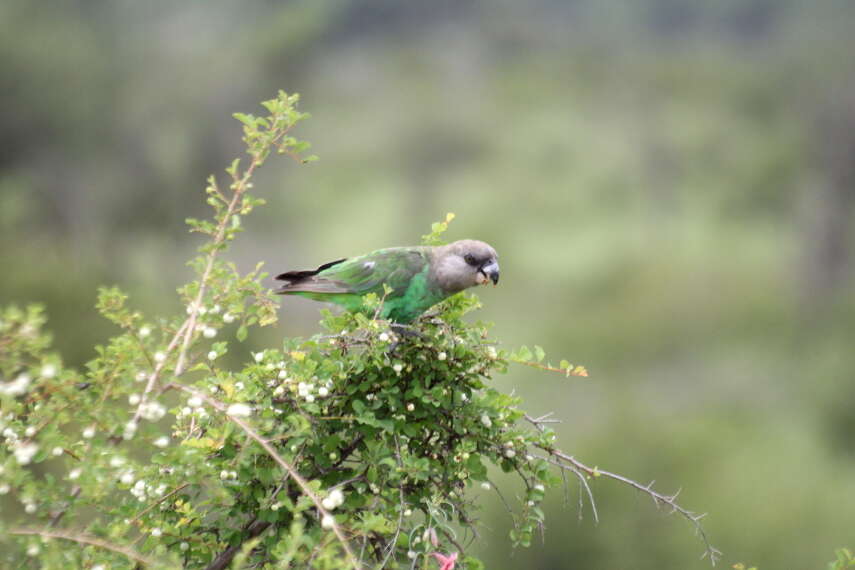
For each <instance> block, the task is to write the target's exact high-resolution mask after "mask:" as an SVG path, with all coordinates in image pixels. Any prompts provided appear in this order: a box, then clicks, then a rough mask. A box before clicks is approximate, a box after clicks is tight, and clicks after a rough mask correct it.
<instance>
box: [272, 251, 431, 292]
mask: <svg viewBox="0 0 855 570" xmlns="http://www.w3.org/2000/svg"><path fill="white" fill-rule="evenodd" d="M427 264H428V258H427V255H426V254H425V252H424V250H423V249H421V248H409V247H395V248H388V249H381V250H378V251H375V252H372V253H369V254H366V255H361V256H359V257H354V258H352V259H345V260H342V261H339V262H334V263H328V264H325V265H322V266H321V267H319V268H318V269H316V270H315V271H291V272H288V273H283V274H282V275H280V276H278V277H277V279H283V280H286V281H291V283H289V284H287V285H285V286H283V287H282V288H281V289H279V290H278V291H277V293H297V292H309V293H339V294H340V293H355V294H359V295H364V294H366V293H377V294H378V295H380V294H382V293H383V284H384V283H385V284H386V285H388V286H389V287H391V288H392V290H393V291H395V292H396V293H398V294H400V293H403V291H405V290H406V288H407V287H408V286H409V284H410V281H411V280H412V278H413V277H414V276H415V275H416V274H418V273H419V272H421V271H423V270H424V269H425V267H426V266H427Z"/></svg>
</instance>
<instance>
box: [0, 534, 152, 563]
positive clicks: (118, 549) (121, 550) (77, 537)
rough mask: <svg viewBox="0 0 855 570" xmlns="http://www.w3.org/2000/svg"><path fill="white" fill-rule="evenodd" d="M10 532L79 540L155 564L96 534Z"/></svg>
mask: <svg viewBox="0 0 855 570" xmlns="http://www.w3.org/2000/svg"><path fill="white" fill-rule="evenodd" d="M9 534H17V535H32V536H41V537H44V538H60V539H63V540H70V541H72V542H77V543H78V544H88V545H90V546H95V547H97V548H103V549H104V550H110V551H112V552H115V553H117V554H121V555H123V556H125V557H126V558H129V559H130V560H134V561H136V562H139V563H140V564H142V565H144V566H153V565H154V564H155V562H154V561H153V560H152V559H150V558H146V557H145V556H143V555H142V554H140V553H139V552H137V551H136V550H133V549H131V548H127V547H125V546H121V545H118V544H113V543H112V542H107V541H105V540H101V539H100V538H97V537H95V536H89V535H86V534H74V533H69V532H63V531H61V530H38V529H30V528H13V529H11V530H10V531H9Z"/></svg>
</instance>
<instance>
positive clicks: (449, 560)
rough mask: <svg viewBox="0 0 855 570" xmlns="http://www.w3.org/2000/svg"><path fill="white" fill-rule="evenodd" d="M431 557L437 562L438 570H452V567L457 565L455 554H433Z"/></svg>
mask: <svg viewBox="0 0 855 570" xmlns="http://www.w3.org/2000/svg"><path fill="white" fill-rule="evenodd" d="M433 557H434V558H436V561H437V562H439V570H454V566H455V565H456V564H457V553H456V552H452V553H451V554H449V555H448V556H445V555H444V554H440V553H439V552H434V553H433Z"/></svg>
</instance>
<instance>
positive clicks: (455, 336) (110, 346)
mask: <svg viewBox="0 0 855 570" xmlns="http://www.w3.org/2000/svg"><path fill="white" fill-rule="evenodd" d="M296 103H297V97H296V96H293V95H290V96H289V95H286V94H284V93H280V94H279V97H277V98H276V99H273V100H271V101H266V102H265V103H264V106H265V108H266V109H267V111H268V113H269V114H268V115H267V116H265V117H255V116H252V115H243V114H240V115H236V117H237V118H238V119H239V120H240V121H241V122H242V123H243V125H244V140H245V142H246V143H247V148H248V154H249V161H248V162H247V163H246V164H245V166H241V161H238V160H236V161H235V162H234V163H233V164H232V165H231V166H230V167H229V168H228V169H227V170H226V173H227V175H228V183H227V185H226V187H225V188H223V187H222V186H221V185H220V182H219V181H218V180H217V179H215V178H214V177H212V178H211V179H210V180H209V183H208V187H207V190H206V193H207V201H208V203H209V204H210V205H211V206H212V208H213V210H214V215H213V217H212V219H211V220H188V223H189V225H190V227H191V230H192V231H195V232H199V233H202V234H204V235H206V236H207V241H206V243H205V244H204V245H203V246H202V247H201V248H200V250H199V256H198V257H196V258H195V259H194V260H192V261H191V262H190V264H191V266H192V267H193V268H194V270H195V271H196V274H197V278H196V279H195V280H194V281H192V282H191V283H189V284H187V285H186V286H185V287H183V288H181V289H180V290H179V293H180V295H181V298H182V302H183V304H184V306H185V307H186V308H187V314H186V315H184V314H182V315H177V316H172V317H167V318H151V317H147V316H144V315H142V314H141V313H140V312H138V311H135V310H134V309H132V308H131V307H130V306H129V305H128V299H127V297H126V296H125V295H124V294H123V293H122V292H121V291H119V290H118V289H116V288H105V289H103V290H101V291H100V294H99V297H98V303H97V308H98V310H99V311H100V312H101V313H102V314H103V315H104V316H105V317H106V318H108V319H110V320H111V321H112V322H113V323H115V324H116V325H117V326H118V327H120V328H121V332H120V333H118V334H117V335H116V336H115V337H113V338H112V339H110V340H109V342H107V344H105V345H104V346H99V347H97V354H98V356H97V357H96V358H95V359H94V360H92V361H91V362H89V363H88V365H87V366H86V369H85V370H74V369H71V368H67V367H64V366H63V365H62V361H61V359H60V357H59V356H58V355H56V354H53V353H51V352H49V345H50V339H49V336H48V335H47V334H45V333H44V332H42V326H43V324H44V315H43V314H42V312H41V311H40V310H39V309H38V308H37V307H31V308H28V309H26V310H21V309H18V308H16V307H10V308H7V309H5V310H3V312H2V316H0V374H2V379H3V382H2V383H0V404H2V415H0V432H2V436H3V438H4V444H3V445H2V447H0V494H2V495H3V497H2V501H3V512H4V517H3V520H2V521H0V534H2V536H4V541H5V544H4V548H3V554H2V555H0V558H2V561H3V564H4V565H6V566H8V567H12V566H14V565H17V564H21V562H22V561H25V560H26V559H27V558H31V559H33V560H34V561H38V563H39V564H40V565H41V566H43V567H49V568H71V567H80V568H107V567H110V568H123V567H135V566H137V565H143V566H150V567H180V566H184V567H189V568H200V567H205V568H211V569H216V568H226V567H263V568H267V567H270V568H272V567H277V568H279V567H294V568H307V567H312V568H346V567H352V568H367V567H371V568H382V567H403V566H409V567H419V568H428V567H432V566H433V565H435V564H436V563H437V562H443V561H444V567H445V568H450V567H453V566H454V565H455V564H457V565H459V566H460V567H462V568H479V567H481V563H480V562H479V561H477V560H476V559H474V558H472V557H468V556H466V555H465V549H466V547H467V545H468V544H469V541H470V540H471V539H472V537H473V536H474V532H475V528H476V525H475V522H474V521H475V514H474V512H475V510H476V508H477V505H476V504H475V502H474V499H473V497H472V493H470V490H472V489H473V487H475V486H480V487H483V488H485V489H491V488H492V487H493V485H492V483H491V482H490V480H489V476H488V475H489V472H490V470H489V469H490V467H491V466H495V467H498V468H500V469H501V470H502V471H505V472H508V473H514V474H516V476H517V477H518V479H519V481H520V482H521V485H522V488H523V491H522V492H521V493H520V494H519V496H518V498H519V504H518V505H517V507H516V508H511V507H510V506H509V509H512V510H513V512H514V515H513V516H514V521H515V525H514V530H513V531H512V532H511V539H512V540H513V542H514V543H515V544H517V545H520V546H528V545H529V544H530V543H531V540H532V536H533V534H534V533H535V531H536V530H538V529H539V528H540V526H541V524H542V523H543V511H542V510H541V508H540V505H541V502H542V501H543V499H544V494H545V491H546V489H547V488H548V487H550V486H554V485H557V484H561V483H562V481H563V477H559V474H561V475H564V474H565V473H569V474H571V475H572V476H575V477H576V478H577V479H578V480H579V482H580V483H581V488H582V489H584V490H586V491H587V496H588V498H589V499H590V500H591V505H592V507H593V506H594V505H593V496H592V495H591V492H590V489H589V487H588V483H587V481H588V480H589V479H590V478H594V477H600V476H604V477H607V478H611V479H616V480H619V481H621V482H623V483H625V484H628V485H630V486H633V487H635V488H636V489H638V490H640V491H642V492H644V493H646V494H648V495H649V496H650V497H652V498H653V499H654V501H655V502H656V503H657V504H664V505H667V506H668V507H669V508H671V509H674V510H676V511H678V512H679V513H681V514H682V515H684V516H685V517H687V518H688V519H689V520H690V521H691V523H692V524H693V525H694V526H695V527H696V528H697V529H698V530H699V531H700V532H701V536H702V538H703V540H704V542H705V545H706V552H707V554H709V555H710V557H711V558H713V559H714V558H715V556H716V555H717V552H716V551H715V549H713V548H712V547H711V546H710V545H709V544H708V543H706V538H705V537H704V535H703V531H702V529H701V527H700V525H699V523H698V519H699V518H700V517H698V516H696V515H694V514H692V513H690V512H688V511H686V510H684V509H682V508H681V507H680V506H679V505H677V504H676V503H675V498H674V497H672V496H666V495H661V494H659V493H657V492H655V491H654V490H653V489H652V488H651V487H650V486H644V485H641V484H638V483H635V482H634V481H632V480H629V479H626V478H624V477H622V476H620V475H617V474H613V473H610V472H608V471H602V470H599V469H597V468H592V467H588V466H587V465H585V464H583V463H581V462H579V461H578V460H576V459H575V458H573V457H572V456H570V455H568V454H565V453H563V452H562V451H561V450H560V449H558V448H557V447H556V444H555V434H554V433H553V431H552V430H551V429H550V428H549V423H550V420H549V419H548V418H531V417H529V416H527V415H526V414H525V413H524V412H523V411H522V410H521V409H520V408H519V407H518V406H519V403H520V402H519V399H518V398H515V397H514V396H511V395H508V394H504V393H501V392H499V391H498V390H496V389H495V388H493V387H491V386H490V379H491V378H492V376H493V375H494V374H497V373H502V372H505V370H506V369H507V367H508V366H509V365H510V364H511V363H520V364H524V365H528V366H534V367H537V368H542V369H546V370H551V371H556V372H559V373H562V374H565V375H567V376H585V375H587V373H586V371H585V369H584V367H581V366H574V365H572V364H570V363H569V362H566V361H562V362H561V363H560V364H559V365H558V366H552V365H551V364H549V363H546V362H545V355H544V353H543V350H542V349H541V348H539V347H535V348H534V349H533V350H530V349H528V348H526V347H522V348H520V349H519V350H517V351H513V352H510V351H506V350H502V349H499V348H497V346H496V344H495V342H494V341H491V340H490V338H489V335H488V327H487V326H486V325H485V324H483V323H474V324H472V323H469V322H467V321H465V320H464V316H465V315H466V314H467V313H469V312H470V311H472V310H473V309H476V308H477V307H478V300H477V298H476V297H475V296H474V295H471V294H459V295H456V296H454V297H452V298H450V299H448V300H447V301H445V302H443V303H441V304H440V305H438V306H436V307H435V308H434V309H432V310H431V311H429V312H428V313H427V314H425V315H423V316H422V317H421V318H420V319H419V320H418V321H417V322H416V323H415V324H414V325H413V326H412V327H407V328H403V329H402V328H399V327H392V326H390V325H391V324H390V323H389V322H387V321H383V320H379V319H377V318H376V315H377V314H378V313H379V308H380V306H381V304H382V303H383V299H382V298H377V297H373V296H368V297H366V299H365V311H363V312H360V313H342V314H332V313H329V312H326V313H325V315H324V318H323V321H322V327H323V331H322V332H321V333H320V334H318V335H315V336H314V337H312V338H309V339H290V338H288V339H284V340H283V342H282V344H281V346H276V347H270V348H267V349H265V350H263V351H261V352H258V353H256V354H254V355H252V358H250V359H249V361H248V362H246V363H245V364H244V365H243V366H242V367H239V368H237V369H231V368H229V367H228V366H227V365H226V364H225V362H226V359H225V358H224V355H225V354H226V353H227V352H228V351H229V350H230V349H232V348H234V346H235V342H241V341H243V340H244V339H245V338H246V336H247V333H248V329H249V328H250V327H254V326H267V325H271V324H274V323H275V322H276V303H275V301H274V297H273V296H272V293H271V291H270V290H268V289H267V288H266V287H265V286H264V285H262V279H263V278H265V277H266V274H264V273H262V272H261V267H260V266H259V267H257V268H256V269H255V270H254V271H252V272H250V273H249V274H246V275H243V274H241V273H240V272H239V271H238V270H237V269H236V268H235V266H234V265H233V264H230V263H228V262H226V261H223V260H222V259H221V258H220V254H221V253H222V252H223V251H224V250H225V249H226V248H227V246H228V244H229V243H230V242H231V241H232V240H234V239H235V237H236V236H237V234H238V233H239V232H240V231H241V228H242V223H243V218H244V217H245V216H246V215H247V214H249V213H250V212H251V211H252V210H253V208H255V207H256V206H259V205H261V204H262V203H263V201H262V200H260V199H258V198H255V197H253V196H251V195H250V193H249V191H250V189H251V188H252V182H251V180H252V176H253V174H254V173H255V171H256V170H257V168H258V167H260V166H261V165H262V164H263V163H264V162H265V160H266V159H267V158H268V157H269V155H270V154H271V153H279V154H285V155H288V156H290V157H291V158H294V159H296V160H298V161H300V162H306V161H308V160H311V159H312V157H308V158H302V155H303V153H304V152H305V151H306V150H307V148H308V145H307V144H306V143H305V142H302V141H299V140H297V139H296V138H294V137H293V136H292V135H291V134H290V133H291V130H292V129H293V127H294V126H295V125H296V124H298V123H299V121H301V120H302V119H304V118H305V117H306V115H305V114H303V113H300V112H299V111H297V110H296V108H295V105H296ZM450 221H451V216H449V218H448V219H446V221H445V222H441V223H438V224H435V225H434V227H433V232H432V233H431V234H429V235H427V236H424V241H425V242H426V243H438V242H440V241H441V239H442V233H443V232H444V231H445V230H446V229H447V227H448V222H450ZM232 337H234V339H235V340H234V341H233V340H232ZM503 500H504V499H503ZM8 513H11V514H8ZM594 513H595V516H596V509H595V508H594ZM458 557H459V558H458Z"/></svg>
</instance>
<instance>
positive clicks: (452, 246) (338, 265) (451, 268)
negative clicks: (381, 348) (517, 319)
mask: <svg viewBox="0 0 855 570" xmlns="http://www.w3.org/2000/svg"><path fill="white" fill-rule="evenodd" d="M498 260H499V256H498V254H497V253H496V250H495V249H493V248H492V247H491V246H490V245H488V244H486V243H484V242H483V241H478V240H473V239H463V240H458V241H455V242H452V243H449V244H447V245H436V246H412V247H389V248H385V249H378V250H377V251H373V252H371V253H367V254H364V255H360V256H357V257H352V258H344V259H338V260H336V261H331V262H329V263H324V264H323V265H321V266H320V267H318V268H317V269H311V270H305V271H287V272H285V273H282V274H280V275H277V276H276V279H277V280H279V281H285V284H284V285H282V286H281V287H280V288H279V289H277V290H275V291H274V293H276V294H279V295H299V296H301V297H307V298H309V299H313V300H315V301H327V302H331V303H335V304H337V305H341V306H343V307H344V308H345V309H346V310H348V311H352V312H354V311H360V310H363V300H362V297H363V296H364V295H366V294H368V293H374V294H376V295H377V296H378V297H381V298H383V304H382V308H381V310H380V314H379V316H380V317H381V318H383V319H389V320H391V321H392V322H394V323H400V324H408V323H411V322H412V321H413V320H414V319H416V318H417V317H418V316H419V315H421V314H422V313H423V312H425V311H426V310H427V309H429V308H430V307H432V306H433V305H435V304H436V303H438V302H440V301H442V300H443V299H445V298H447V297H449V296H451V295H453V294H455V293H458V292H460V291H463V290H464V289H468V288H469V287H472V286H475V285H486V284H488V283H489V282H491V281H492V283H493V285H494V286H495V285H497V284H498V283H499V261H498ZM384 285H385V286H388V287H389V289H390V291H389V292H388V293H387V292H386V290H385V288H384Z"/></svg>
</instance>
